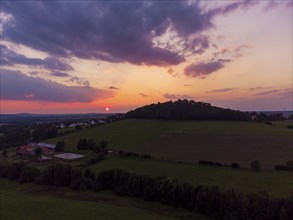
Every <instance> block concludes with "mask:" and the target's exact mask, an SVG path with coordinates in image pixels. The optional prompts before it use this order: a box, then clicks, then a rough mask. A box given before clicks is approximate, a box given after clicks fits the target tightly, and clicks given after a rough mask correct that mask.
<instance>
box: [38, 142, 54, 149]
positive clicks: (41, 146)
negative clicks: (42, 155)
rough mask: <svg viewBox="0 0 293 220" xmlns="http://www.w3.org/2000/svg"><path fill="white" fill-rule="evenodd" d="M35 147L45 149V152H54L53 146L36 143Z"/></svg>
mask: <svg viewBox="0 0 293 220" xmlns="http://www.w3.org/2000/svg"><path fill="white" fill-rule="evenodd" d="M37 147H40V148H43V149H47V150H55V148H56V145H55V144H47V143H38V144H37Z"/></svg>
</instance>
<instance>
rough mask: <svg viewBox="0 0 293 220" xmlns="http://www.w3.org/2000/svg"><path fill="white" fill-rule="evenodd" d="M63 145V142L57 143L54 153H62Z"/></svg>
mask: <svg viewBox="0 0 293 220" xmlns="http://www.w3.org/2000/svg"><path fill="white" fill-rule="evenodd" d="M65 145H66V143H65V142H64V141H58V142H57V144H56V148H55V151H56V152H60V151H64V148H65Z"/></svg>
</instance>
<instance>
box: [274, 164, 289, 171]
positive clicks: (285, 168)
mask: <svg viewBox="0 0 293 220" xmlns="http://www.w3.org/2000/svg"><path fill="white" fill-rule="evenodd" d="M275 170H287V167H286V166H285V165H281V164H277V165H275Z"/></svg>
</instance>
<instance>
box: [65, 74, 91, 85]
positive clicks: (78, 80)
mask: <svg viewBox="0 0 293 220" xmlns="http://www.w3.org/2000/svg"><path fill="white" fill-rule="evenodd" d="M66 82H74V83H77V84H78V85H81V86H89V85H90V82H89V81H88V80H87V79H85V78H80V77H77V76H74V77H71V78H70V79H69V80H67V81H66Z"/></svg>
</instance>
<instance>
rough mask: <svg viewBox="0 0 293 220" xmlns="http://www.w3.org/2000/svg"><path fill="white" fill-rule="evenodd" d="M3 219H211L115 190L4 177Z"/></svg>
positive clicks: (0, 185) (0, 198) (0, 196)
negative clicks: (81, 188)
mask: <svg viewBox="0 0 293 220" xmlns="http://www.w3.org/2000/svg"><path fill="white" fill-rule="evenodd" d="M0 219H1V220H19V219H22V220H32V219H33V220H51V219H54V220H64V219H71V220H80V219H83V220H94V219H95V220H96V219H99V220H132V219H133V220H137V219H140V220H179V219H186V220H189V219H198V220H211V219H209V218H206V217H202V216H199V215H197V214H195V213H192V212H189V211H187V210H183V209H179V208H172V207H167V206H165V205H162V204H160V203H154V202H146V201H144V200H142V199H139V198H126V197H117V196H115V195H113V193H111V192H99V193H93V192H87V191H85V192H75V191H71V190H69V189H65V188H59V189H58V188H54V187H48V186H38V185H33V184H19V183H17V182H15V181H9V180H3V179H1V180H0Z"/></svg>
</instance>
